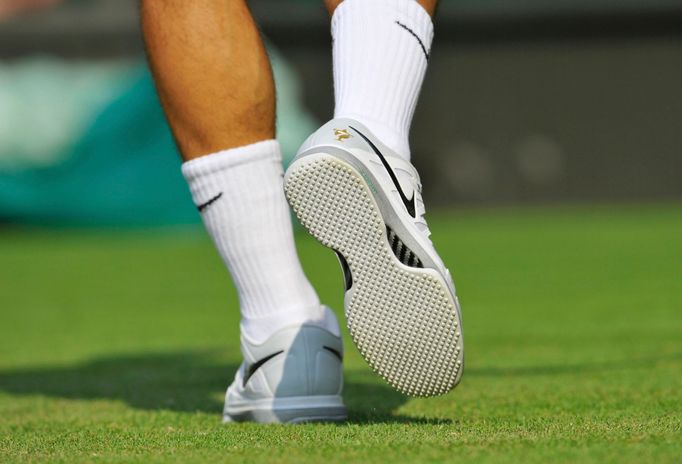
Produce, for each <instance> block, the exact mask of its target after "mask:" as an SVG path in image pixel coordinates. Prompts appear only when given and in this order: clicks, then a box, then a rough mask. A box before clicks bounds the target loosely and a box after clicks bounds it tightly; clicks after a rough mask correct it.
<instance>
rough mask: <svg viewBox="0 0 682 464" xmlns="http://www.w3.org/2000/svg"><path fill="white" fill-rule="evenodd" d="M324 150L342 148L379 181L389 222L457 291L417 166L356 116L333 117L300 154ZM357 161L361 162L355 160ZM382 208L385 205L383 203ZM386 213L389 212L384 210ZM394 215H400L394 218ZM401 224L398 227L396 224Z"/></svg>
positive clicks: (346, 155)
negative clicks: (434, 233)
mask: <svg viewBox="0 0 682 464" xmlns="http://www.w3.org/2000/svg"><path fill="white" fill-rule="evenodd" d="M320 149H324V151H326V152H329V151H338V153H339V154H340V155H341V156H343V157H345V158H346V159H348V157H352V158H354V159H353V160H350V161H351V162H353V164H354V165H355V166H356V167H358V164H357V163H359V164H360V167H361V168H362V169H366V171H367V172H368V173H369V176H365V173H364V172H361V173H362V174H363V177H365V180H368V178H370V177H371V178H374V179H377V180H378V182H377V183H378V184H379V186H380V187H381V189H382V190H383V191H384V192H386V195H387V197H388V199H389V201H390V203H391V206H392V211H395V213H393V214H384V219H385V220H386V222H387V225H389V226H391V227H392V228H395V229H396V230H397V229H402V230H404V231H405V232H403V233H402V234H401V235H400V237H399V238H400V240H401V241H403V242H405V243H406V245H407V246H408V247H409V249H410V250H412V251H414V252H415V253H416V254H417V256H418V257H419V258H420V260H421V261H422V262H423V263H424V266H425V267H430V268H434V269H436V270H438V271H439V272H440V273H441V274H442V275H443V276H444V278H445V280H446V281H448V285H449V286H450V287H451V290H452V293H453V294H454V293H455V289H454V283H453V282H452V278H451V277H450V271H449V270H448V269H447V268H446V267H445V265H444V263H443V261H442V260H441V258H440V256H439V255H438V253H437V252H436V250H435V249H434V247H433V243H432V242H431V238H430V237H431V231H430V230H429V227H428V224H427V222H426V218H425V214H426V208H425V206H424V200H423V198H422V186H421V180H420V178H419V174H418V172H417V170H416V169H415V167H414V166H413V165H412V164H411V163H410V162H409V161H407V160H405V159H404V158H402V157H401V156H400V155H398V154H397V153H395V152H394V151H393V150H391V149H390V148H389V147H387V146H386V145H384V144H383V143H382V142H381V140H379V139H378V138H377V137H375V136H374V135H373V134H372V132H371V131H370V130H369V129H368V128H367V127H365V126H364V125H363V124H362V123H360V122H358V121H355V120H353V119H346V118H337V119H332V120H331V121H329V122H328V123H327V124H325V125H324V126H322V127H321V128H320V129H319V130H318V131H316V132H315V133H313V134H312V135H311V136H310V137H308V139H307V140H306V141H305V142H304V143H303V145H302V146H301V148H300V149H299V152H298V155H297V158H298V157H303V156H306V155H307V154H312V153H315V152H316V151H319V150H320ZM355 162H357V163H355ZM380 207H381V205H380ZM384 213H386V212H385V211H384ZM392 216H397V217H395V218H393V217H392ZM395 226H398V227H395Z"/></svg>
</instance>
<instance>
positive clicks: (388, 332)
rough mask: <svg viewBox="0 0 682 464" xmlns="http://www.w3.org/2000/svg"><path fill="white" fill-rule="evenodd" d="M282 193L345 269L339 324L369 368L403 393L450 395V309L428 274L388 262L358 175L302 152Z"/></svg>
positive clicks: (453, 323)
mask: <svg viewBox="0 0 682 464" xmlns="http://www.w3.org/2000/svg"><path fill="white" fill-rule="evenodd" d="M285 190H286V195H287V198H288V200H289V203H290V204H291V206H292V208H293V209H294V212H295V213H296V215H297V216H298V218H299V220H300V221H301V223H302V224H303V226H304V227H305V228H306V229H307V230H308V231H309V232H310V233H311V234H312V235H313V236H314V237H315V238H316V239H317V240H318V241H320V242H321V243H322V244H323V245H325V246H327V247H329V248H332V249H333V250H335V251H336V252H338V253H340V254H341V255H343V257H344V258H345V261H346V262H347V264H348V267H349V268H350V272H351V275H352V282H353V284H352V288H351V289H350V290H349V292H348V294H347V295H346V323H347V325H348V329H349V331H350V334H351V337H352V338H353V341H354V342H355V344H356V346H357V347H358V349H359V351H360V353H361V354H362V356H363V357H364V358H365V360H366V361H367V363H368V364H369V365H370V366H371V367H372V369H374V370H375V371H376V372H377V373H378V374H379V375H381V376H382V377H383V378H384V379H385V380H386V381H387V382H388V383H389V384H390V385H391V386H393V387H394V388H395V389H397V390H398V391H400V392H402V393H405V394H407V395H411V396H434V395H440V394H443V393H446V392H447V391H449V390H450V389H452V388H453V387H454V386H455V385H456V384H457V383H458V382H459V378H460V375H461V369H462V356H463V353H462V344H461V342H462V340H461V334H460V321H459V316H458V311H457V307H456V304H457V303H456V302H455V300H454V298H453V296H451V295H450V292H449V291H448V287H447V284H446V283H445V281H444V280H443V277H442V276H441V275H440V274H439V273H438V272H437V271H436V270H434V269H419V268H413V267H408V266H406V265H404V264H402V263H401V262H400V261H399V260H398V259H397V258H396V256H395V254H394V253H393V251H392V249H391V246H390V244H389V242H388V239H387V230H386V224H385V223H384V220H383V218H382V215H381V212H380V209H379V206H378V204H377V202H376V200H375V198H374V196H373V194H372V191H371V190H370V187H369V185H368V184H367V181H366V180H365V179H364V178H363V177H362V175H361V174H360V173H359V172H358V171H357V170H356V169H355V168H354V167H353V166H351V165H350V164H348V163H347V162H345V161H343V160H340V159H339V158H337V157H335V156H333V155H330V154H326V153H319V154H310V155H306V156H304V157H301V158H299V159H297V160H295V161H294V163H293V164H292V165H291V167H290V168H289V170H288V171H287V175H286V179H285Z"/></svg>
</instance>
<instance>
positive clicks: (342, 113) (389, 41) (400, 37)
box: [332, 0, 433, 160]
mask: <svg viewBox="0 0 682 464" xmlns="http://www.w3.org/2000/svg"><path fill="white" fill-rule="evenodd" d="M332 37H333V39H334V51H333V55H334V90H335V95H336V109H335V111H334V117H336V118H339V117H347V118H352V119H357V120H358V121H360V122H362V123H363V124H365V125H366V126H367V127H368V128H369V129H370V130H371V131H372V132H373V133H374V135H376V136H377V137H378V138H379V139H380V140H381V141H382V142H383V143H385V144H386V145H388V146H389V147H390V148H392V149H393V150H395V151H396V152H397V153H398V154H400V155H401V156H403V157H404V158H405V159H407V160H409V159H410V145H409V141H408V133H409V131H410V125H411V124H412V116H413V115H414V109H415V106H416V105H417V99H418V97H419V91H420V90H421V86H422V82H423V81H424V74H425V73H426V65H427V62H428V57H429V53H430V50H431V41H432V40H433V23H432V22H431V17H430V16H429V14H428V13H427V12H426V10H424V8H422V7H421V6H420V5H419V4H418V3H417V2H416V1H415V0H345V1H344V2H343V3H341V5H339V6H338V7H337V8H336V11H335V12H334V16H333V17H332Z"/></svg>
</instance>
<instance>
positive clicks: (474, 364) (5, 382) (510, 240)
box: [0, 204, 682, 464]
mask: <svg viewBox="0 0 682 464" xmlns="http://www.w3.org/2000/svg"><path fill="white" fill-rule="evenodd" d="M429 219H430V224H431V226H432V230H433V232H434V236H433V237H434V240H435V242H436V244H437V246H438V248H439V250H440V251H441V254H442V255H443V258H444V260H445V262H446V263H447V264H448V265H449V266H450V268H451V270H452V272H453V274H454V276H455V279H456V282H457V286H458V293H459V295H460V299H461V301H462V304H463V310H464V330H465V346H466V353H467V365H466V370H465V374H464V379H463V381H462V384H461V385H460V386H459V387H458V388H457V389H456V390H455V391H454V392H452V393H450V394H448V395H446V396H444V397H440V398H434V399H409V398H406V397H403V396H401V395H399V394H398V393H394V392H393V391H392V390H391V389H389V388H388V387H387V386H386V385H384V384H383V383H382V381H381V380H380V379H379V378H378V377H376V376H375V375H374V374H373V373H372V372H371V371H370V370H369V368H368V367H367V366H366V365H365V363H364V361H363V360H362V359H361V358H360V356H359V354H358V353H357V351H356V350H355V348H354V346H353V345H352V344H351V342H350V340H349V339H348V338H346V351H347V354H346V366H345V372H346V390H345V399H346V402H347V405H348V406H349V409H350V420H349V422H348V423H347V424H341V425H304V426H276V425H275V426H262V425H249V424H246V425H230V426H223V425H222V424H221V423H220V412H221V407H222V396H223V392H224V389H225V387H226V386H227V385H228V383H229V382H230V381H231V380H232V376H233V373H234V371H235V369H236V367H237V365H238V363H239V362H240V354H239V351H238V347H239V343H238V310H237V306H236V305H237V300H236V296H235V293H234V291H233V289H232V287H231V284H230V283H229V280H228V277H227V273H226V271H225V270H224V269H223V267H222V264H221V262H220V261H219V259H218V257H217V256H216V255H215V253H214V251H213V249H212V246H211V244H210V242H209V241H208V238H207V237H206V236H205V234H204V233H203V231H201V230H195V229H192V230H189V231H187V230H180V231H178V230H164V231H144V232H140V231H123V232H120V233H116V232H112V231H108V232H94V231H77V232H73V231H56V232H55V231H41V230H27V231H23V230H16V229H5V230H2V231H0V315H1V319H0V462H18V461H62V462H74V461H90V462H119V461H138V462H155V461H167V460H173V461H179V462H204V461H206V462H216V461H223V462H239V461H241V460H243V461H246V462H255V463H259V462H263V463H278V462H284V463H289V462H301V461H303V460H305V459H309V460H311V461H312V462H324V463H328V464H331V463H347V462H363V463H366V462H417V463H419V462H442V461H452V462H468V461H475V462H490V463H504V462H543V463H544V462H552V463H557V462H599V463H603V462H619V463H623V462H633V463H634V462H637V463H641V462H655V463H662V462H671V463H672V462H682V269H681V268H682V205H680V204H668V205H648V206H600V207H561V208H556V209H552V208H532V209H509V210H507V209H502V210H475V211H468V210H462V211H456V210H455V211H440V212H432V213H431V214H430V215H429ZM298 244H299V250H300V252H301V255H302V259H303V261H304V265H305V267H306V269H307V271H308V273H309V276H310V277H311V279H312V281H313V283H314V284H315V286H316V288H317V289H318V290H319V292H320V294H321V298H322V299H323V301H325V302H327V303H329V304H331V305H333V307H334V308H335V309H337V310H340V309H341V302H342V286H343V285H342V277H341V271H340V270H339V269H338V264H337V263H336V259H335V258H334V256H333V253H331V252H329V251H328V250H326V249H324V248H322V247H321V246H320V245H318V244H317V243H316V242H314V240H312V239H311V238H309V237H307V236H304V235H303V234H301V235H300V236H299V242H298Z"/></svg>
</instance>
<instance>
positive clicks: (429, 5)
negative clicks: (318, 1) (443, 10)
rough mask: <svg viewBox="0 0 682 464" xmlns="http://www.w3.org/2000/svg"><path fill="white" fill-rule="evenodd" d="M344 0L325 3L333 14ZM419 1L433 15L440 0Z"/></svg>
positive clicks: (331, 0) (326, 0)
mask: <svg viewBox="0 0 682 464" xmlns="http://www.w3.org/2000/svg"><path fill="white" fill-rule="evenodd" d="M342 1H343V0H324V5H325V6H326V7H327V11H329V14H330V15H331V14H332V13H334V10H335V9H336V7H337V6H339V5H340V4H341V2H342ZM417 2H418V3H419V4H420V5H421V6H423V7H424V9H425V10H426V11H427V12H428V13H429V14H430V15H431V16H433V15H434V13H435V12H436V4H437V3H438V0H417Z"/></svg>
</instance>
